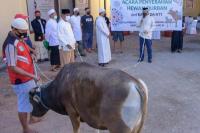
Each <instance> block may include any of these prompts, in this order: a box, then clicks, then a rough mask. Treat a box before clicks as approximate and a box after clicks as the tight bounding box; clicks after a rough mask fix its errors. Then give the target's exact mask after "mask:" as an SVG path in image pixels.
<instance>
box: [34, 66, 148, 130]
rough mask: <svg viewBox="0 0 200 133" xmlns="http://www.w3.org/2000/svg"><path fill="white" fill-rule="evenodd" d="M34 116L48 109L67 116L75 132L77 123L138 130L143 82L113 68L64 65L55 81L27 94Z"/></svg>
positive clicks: (143, 106)
mask: <svg viewBox="0 0 200 133" xmlns="http://www.w3.org/2000/svg"><path fill="white" fill-rule="evenodd" d="M30 100H31V103H32V104H33V112H32V115H33V116H37V117H41V116H43V115H44V114H45V113H46V112H47V111H48V110H49V109H51V110H53V111H55V112H57V113H59V114H63V115H69V117H70V119H71V122H72V125H73V129H74V133H78V132H79V126H80V122H81V121H82V122H86V123H87V124H88V125H90V126H91V127H93V128H96V129H102V130H106V129H107V130H109V131H110V132H111V133H140V132H141V129H142V126H143V124H144V119H145V115H146V112H147V101H148V92H147V87H146V85H145V83H144V82H142V81H141V80H138V79H136V78H134V77H132V76H130V75H128V74H127V73H125V72H123V71H121V70H116V69H112V68H100V67H96V66H93V65H90V64H87V63H74V64H70V65H66V66H65V67H64V68H63V69H62V70H61V71H60V72H59V73H58V75H57V77H56V78H55V80H54V81H52V82H51V83H49V84H48V85H46V86H43V87H41V90H39V91H37V90H36V91H34V92H32V93H31V94H30Z"/></svg>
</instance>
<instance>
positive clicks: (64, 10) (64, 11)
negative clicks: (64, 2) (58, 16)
mask: <svg viewBox="0 0 200 133" xmlns="http://www.w3.org/2000/svg"><path fill="white" fill-rule="evenodd" d="M61 13H62V14H69V13H70V10H69V9H62V10H61Z"/></svg>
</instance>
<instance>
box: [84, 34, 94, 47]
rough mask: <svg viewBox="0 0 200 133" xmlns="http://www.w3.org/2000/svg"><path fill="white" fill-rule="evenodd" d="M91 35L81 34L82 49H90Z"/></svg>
mask: <svg viewBox="0 0 200 133" xmlns="http://www.w3.org/2000/svg"><path fill="white" fill-rule="evenodd" d="M92 43H93V33H83V44H84V48H92Z"/></svg>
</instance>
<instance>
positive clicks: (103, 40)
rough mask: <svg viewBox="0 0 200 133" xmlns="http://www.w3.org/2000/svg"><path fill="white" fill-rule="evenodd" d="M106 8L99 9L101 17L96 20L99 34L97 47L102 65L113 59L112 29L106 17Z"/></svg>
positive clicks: (97, 33)
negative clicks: (111, 48) (111, 45)
mask: <svg viewBox="0 0 200 133" xmlns="http://www.w3.org/2000/svg"><path fill="white" fill-rule="evenodd" d="M104 15H105V9H100V10H99V17H98V18H97V20H96V35H97V49H98V61H99V65H100V66H102V67H103V66H105V64H108V63H109V62H110V61H111V50H110V41H109V36H110V31H109V29H108V26H107V24H106V20H105V18H104Z"/></svg>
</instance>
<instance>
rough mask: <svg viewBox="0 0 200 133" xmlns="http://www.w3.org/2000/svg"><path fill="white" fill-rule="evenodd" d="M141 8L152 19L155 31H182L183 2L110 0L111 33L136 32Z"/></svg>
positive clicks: (179, 0)
mask: <svg viewBox="0 0 200 133" xmlns="http://www.w3.org/2000/svg"><path fill="white" fill-rule="evenodd" d="M143 7H148V8H149V12H150V15H151V16H152V17H154V19H155V22H156V25H155V31H166V30H182V15H183V0H111V28H112V31H138V30H139V29H138V28H137V26H138V25H139V22H140V20H141V18H142V8H143Z"/></svg>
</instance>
